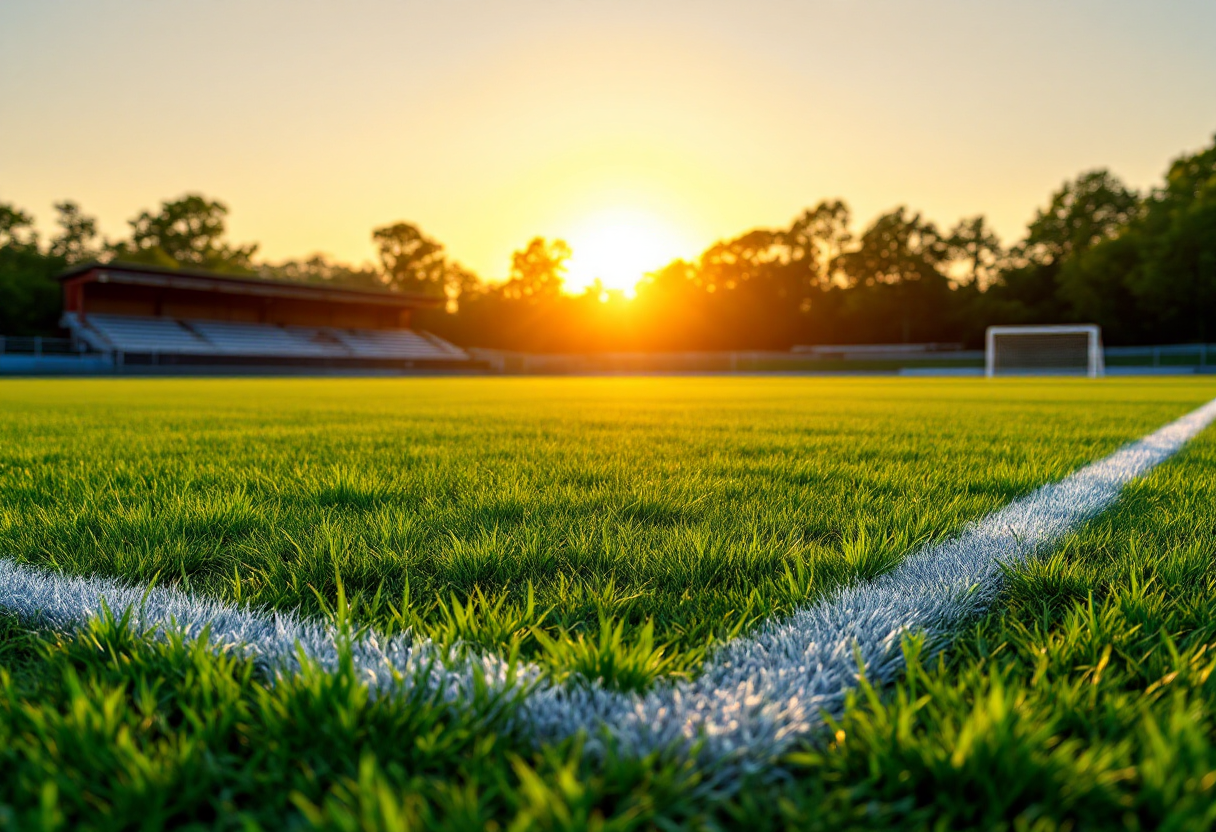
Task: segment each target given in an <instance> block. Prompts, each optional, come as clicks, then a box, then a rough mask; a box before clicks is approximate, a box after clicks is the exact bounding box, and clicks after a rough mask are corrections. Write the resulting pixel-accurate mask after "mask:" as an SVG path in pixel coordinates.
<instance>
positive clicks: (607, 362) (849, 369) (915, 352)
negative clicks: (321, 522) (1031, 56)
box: [0, 335, 1216, 375]
mask: <svg viewBox="0 0 1216 832" xmlns="http://www.w3.org/2000/svg"><path fill="white" fill-rule="evenodd" d="M467 352H468V353H469V354H470V355H471V356H472V357H473V358H474V359H475V360H476V361H478V362H479V363H481V364H482V366H484V367H485V368H487V369H488V370H489V371H490V372H492V373H498V374H506V375H597V374H621V375H626V374H631V373H634V374H644V373H847V374H868V373H872V374H888V375H889V374H893V373H901V372H903V373H907V374H913V375H915V374H925V375H974V374H977V373H979V372H980V371H982V370H983V366H984V353H983V351H982V350H963V349H959V348H958V345H957V344H890V345H886V344H863V345H833V346H815V347H796V348H795V349H794V350H791V351H789V352H777V351H775V350H773V351H766V350H736V351H718V352H714V351H706V352H605V353H574V354H570V353H563V354H547V353H522V352H510V351H505V350H488V349H477V348H473V349H469V350H467ZM1105 357H1106V367H1107V372H1108V373H1110V374H1120V373H1194V372H1198V373H1209V372H1216V366H1213V364H1214V363H1216V344H1172V345H1164V346H1146V347H1107V348H1106V349H1105ZM125 358H126V357H125V356H123V355H122V354H121V353H99V352H96V351H89V350H88V349H87V348H86V347H85V346H84V345H83V344H78V343H73V342H72V341H71V340H70V339H68V338H45V337H40V336H32V337H19V336H11V335H10V336H0V373H3V374H10V375H11V374H59V373H74V374H98V373H123V372H138V371H139V368H138V367H135V366H130V364H129V362H127V361H126V360H124V359H125ZM139 358H141V359H142V360H141V361H140V364H141V365H142V364H148V363H151V364H159V363H160V361H159V360H157V359H158V358H159V357H158V356H139ZM303 369H305V370H307V369H308V368H303ZM173 371H174V372H175V373H191V372H200V373H207V372H208V371H209V370H208V368H194V367H190V366H188V365H176V366H174V367H173ZM284 372H286V371H285V370H284Z"/></svg>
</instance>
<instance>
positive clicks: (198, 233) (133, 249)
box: [110, 194, 258, 273]
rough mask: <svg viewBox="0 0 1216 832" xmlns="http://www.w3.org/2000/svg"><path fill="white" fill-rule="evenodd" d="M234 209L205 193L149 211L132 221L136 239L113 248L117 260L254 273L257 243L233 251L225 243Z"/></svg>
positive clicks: (192, 195) (233, 248)
mask: <svg viewBox="0 0 1216 832" xmlns="http://www.w3.org/2000/svg"><path fill="white" fill-rule="evenodd" d="M227 215H228V206H226V205H225V204H224V203H222V202H220V201H219V200H212V199H207V198H206V197H205V196H202V195H201V194H186V195H185V196H182V197H181V198H179V199H175V200H169V201H166V202H162V203H161V207H160V210H159V211H157V212H156V213H151V212H149V211H144V212H142V213H140V214H139V216H137V217H136V218H135V219H133V220H131V221H130V222H129V224H130V226H131V238H130V240H127V241H123V242H120V243H117V244H115V245H113V246H111V247H110V250H111V252H112V253H113V254H114V256H115V258H117V259H120V260H130V261H134V262H140V263H153V264H156V265H161V266H167V267H170V268H177V267H181V266H193V267H197V268H203V269H211V270H213V271H219V272H235V273H252V272H253V271H254V267H253V263H252V258H253V255H254V253H255V252H256V251H257V248H258V246H257V244H256V243H249V244H247V245H243V246H231V245H229V244H227V243H225V242H224V241H223V237H224V233H225V224H224V217H226V216H227Z"/></svg>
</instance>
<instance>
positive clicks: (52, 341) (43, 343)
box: [0, 335, 88, 358]
mask: <svg viewBox="0 0 1216 832" xmlns="http://www.w3.org/2000/svg"><path fill="white" fill-rule="evenodd" d="M86 352H88V348H87V347H86V346H85V345H84V344H75V343H73V342H72V339H71V338H47V337H44V336H42V335H0V355H32V356H34V357H35V358H38V357H41V356H44V355H47V356H50V355H82V354H84V353H86Z"/></svg>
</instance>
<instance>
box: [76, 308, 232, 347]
mask: <svg viewBox="0 0 1216 832" xmlns="http://www.w3.org/2000/svg"><path fill="white" fill-rule="evenodd" d="M76 323H78V324H79V323H80V322H79V321H77V322H76ZM85 325H86V326H87V327H88V328H89V329H92V330H93V331H94V332H96V333H99V334H100V335H101V336H102V337H103V338H104V339H105V341H106V343H108V344H109V345H110V347H111V348H112V349H115V350H118V351H119V352H129V353H179V354H184V353H189V354H194V355H207V354H213V353H215V352H216V348H215V347H214V346H212V345H211V344H209V343H207V342H206V341H204V340H203V339H202V338H200V337H198V335H196V334H195V333H193V332H191V331H190V330H189V329H186V328H185V327H184V326H182V325H181V324H180V323H178V322H177V321H175V320H173V319H172V318H153V317H140V316H135V315H96V314H94V315H89V316H88V317H87V319H86V321H85Z"/></svg>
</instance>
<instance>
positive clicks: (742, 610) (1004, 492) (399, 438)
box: [0, 378, 1216, 667]
mask: <svg viewBox="0 0 1216 832" xmlns="http://www.w3.org/2000/svg"><path fill="white" fill-rule="evenodd" d="M1203 388H1204V385H1203V384H1202V383H1196V382H1194V381H1190V382H1188V383H1187V384H1181V383H1178V382H1169V381H1160V380H1156V381H1154V382H1152V383H1144V382H1133V383H1128V382H1112V383H1104V384H1093V385H1082V384H1077V383H1073V382H1042V381H1031V382H1011V383H1001V384H985V383H980V382H970V381H959V380H952V381H947V382H933V381H926V380H916V381H906V380H896V379H887V380H879V381H867V380H859V379H854V380H822V379H788V378H784V379H764V378H756V379H740V378H724V379H546V380H528V379H432V380H423V379H413V380H377V381H366V380H193V381H190V380H181V381H174V380H148V381H131V380H113V381H90V382H24V381H22V382H14V381H9V382H5V384H4V385H3V386H2V387H0V548H2V549H3V551H4V552H5V553H7V554H8V555H9V556H12V557H16V558H18V559H21V560H24V561H27V562H29V563H33V564H41V565H45V566H48V567H51V568H55V569H61V570H64V571H67V572H71V573H77V574H94V573H100V574H104V575H110V576H116V577H119V578H122V579H127V580H134V581H140V582H147V581H151V580H156V581H158V582H160V583H172V584H177V585H178V586H181V587H183V588H186V589H189V590H190V591H193V592H198V593H203V594H207V595H212V596H216V597H220V598H223V599H227V600H230V601H239V602H241V603H251V604H255V605H259V606H266V607H272V608H277V609H295V610H299V611H300V612H302V613H303V614H305V615H315V614H318V613H319V611H320V609H321V604H322V602H328V603H332V602H333V601H334V599H335V597H336V591H337V580H339V579H340V580H341V581H342V583H343V585H344V587H345V589H346V591H347V593H348V595H349V596H350V597H351V598H352V599H356V600H358V601H360V602H361V603H357V604H356V605H355V608H356V609H357V610H358V613H357V614H358V615H360V616H364V617H365V618H364V620H365V623H367V624H369V625H371V626H374V627H377V628H380V629H383V630H390V629H393V628H394V627H399V626H401V620H402V619H401V616H403V615H405V612H404V611H402V604H408V607H409V610H408V613H409V614H408V619H409V621H410V622H411V626H412V627H414V628H415V629H417V630H418V631H419V632H421V633H426V634H430V635H432V636H434V637H436V638H437V639H438V640H441V641H446V640H447V639H448V638H449V636H448V635H447V634H446V633H447V631H449V630H451V626H450V615H451V613H452V612H453V611H454V610H455V609H457V608H458V607H467V606H468V605H470V604H474V605H482V602H483V601H484V606H478V609H479V610H482V611H483V612H485V611H489V610H492V609H498V610H499V611H500V612H503V614H505V611H507V610H522V609H523V608H524V607H525V606H526V605H527V603H528V597H529V593H531V597H532V599H533V604H534V609H535V610H539V611H545V612H546V613H547V614H546V616H545V617H544V618H543V620H542V619H537V620H528V621H527V625H526V627H522V629H524V630H526V631H527V633H529V634H525V635H520V634H519V633H517V632H515V630H504V631H502V632H501V633H500V634H499V635H493V634H492V633H493V632H495V630H494V629H493V628H488V629H484V631H483V632H479V633H477V634H476V637H475V638H471V642H472V643H476V644H478V645H479V646H480V647H482V648H484V649H491V650H495V649H496V650H500V651H503V652H504V653H505V652H506V651H509V650H511V649H512V646H513V643H515V642H518V644H515V646H516V647H518V648H519V649H521V650H522V651H523V655H524V656H526V657H530V658H531V657H537V656H539V655H541V653H542V652H543V651H542V648H541V647H540V641H539V640H538V639H536V638H535V637H532V636H531V635H530V633H531V632H532V631H537V632H539V633H541V634H542V635H544V636H547V637H549V638H560V639H565V638H567V637H569V638H573V639H575V640H576V641H577V639H578V638H580V637H583V636H585V637H586V638H587V639H591V640H594V639H597V638H598V634H599V632H600V627H599V621H600V618H601V615H602V614H603V613H604V611H605V610H606V609H609V610H610V611H609V614H610V616H611V617H612V619H613V621H614V622H616V623H615V624H614V627H616V626H618V625H619V627H620V628H621V636H620V638H621V643H622V644H624V645H629V646H630V648H629V649H634V648H635V647H636V648H638V649H641V645H642V643H643V642H644V641H645V639H644V638H643V635H644V633H645V632H646V628H647V627H651V628H652V635H653V639H654V643H655V644H656V645H663V646H664V649H665V651H666V652H665V654H664V655H665V656H666V657H668V658H669V659H671V660H672V662H674V663H675V665H678V666H688V667H691V666H693V665H695V664H696V662H697V660H698V657H699V656H702V655H704V653H705V651H706V649H707V647H708V646H711V645H712V644H714V643H717V642H720V641H721V640H723V639H725V638H727V637H729V636H730V634H732V633H737V632H743V631H746V630H747V628H749V627H751V626H754V625H755V623H756V622H759V621H763V620H765V619H767V618H771V617H773V616H780V615H783V614H786V613H788V612H790V611H792V610H793V609H794V608H795V607H796V606H797V605H799V604H803V603H807V602H810V601H811V600H813V599H814V598H815V597H818V596H819V595H821V594H822V593H824V592H828V591H830V590H831V589H832V587H835V586H839V585H841V584H842V583H845V582H849V581H865V580H870V579H872V578H873V577H875V576H877V575H879V574H881V573H883V572H885V571H887V570H889V569H890V568H892V567H893V566H895V565H896V564H898V563H899V561H900V560H901V559H902V558H903V557H904V556H906V555H907V553H908V552H909V551H911V550H913V549H915V548H916V547H918V546H921V545H924V544H925V543H926V542H929V541H931V540H933V539H937V538H940V537H941V536H943V535H946V534H949V533H950V532H952V531H953V530H956V529H957V528H959V527H960V526H961V525H962V524H963V523H965V522H967V521H969V520H972V519H976V518H978V517H981V516H983V515H984V514H986V513H988V512H989V511H991V510H993V509H994V508H996V507H998V506H1000V505H1002V504H1004V503H1005V502H1007V501H1008V500H1010V499H1012V498H1014V497H1016V496H1018V495H1020V494H1024V493H1026V492H1027V491H1029V490H1031V489H1033V488H1034V487H1036V486H1038V485H1040V484H1042V483H1043V482H1046V481H1050V480H1053V479H1057V478H1059V477H1060V476H1062V475H1064V474H1065V473H1067V472H1068V471H1069V470H1072V469H1074V468H1075V467H1077V466H1078V465H1081V464H1083V463H1085V462H1088V461H1090V460H1092V459H1093V458H1095V457H1097V456H1100V455H1102V454H1103V453H1106V452H1109V451H1111V450H1113V449H1114V448H1115V447H1117V446H1118V445H1119V444H1120V443H1121V442H1123V441H1126V440H1129V439H1132V438H1135V437H1137V436H1139V435H1141V434H1142V433H1144V432H1146V431H1148V430H1150V429H1152V428H1154V427H1157V426H1158V425H1159V424H1161V423H1163V422H1165V421H1168V420H1169V419H1171V418H1174V417H1176V416H1177V415H1179V414H1180V413H1181V412H1183V411H1185V410H1186V409H1188V408H1189V407H1191V406H1193V405H1195V404H1197V403H1199V402H1200V401H1202V400H1203V399H1205V398H1206V396H1207V392H1209V391H1207V390H1206V389H1203ZM1213 389H1214V390H1216V388H1213ZM609 589H610V592H609ZM606 594H611V595H612V596H614V597H613V598H608V597H606ZM407 596H408V602H407V601H404V600H403V599H404V598H406V597H407ZM373 599H379V600H378V601H376V603H372V601H373ZM390 599H391V600H392V602H393V604H394V605H395V607H396V608H397V609H398V611H399V615H397V616H396V617H395V616H394V614H393V613H392V612H391V608H390V606H389V605H388V603H387V602H388V600H390ZM478 599H480V600H478ZM480 614H482V613H479V615H480ZM521 626H522V625H521ZM590 643H591V642H590V641H589V642H587V644H590ZM596 643H598V642H596Z"/></svg>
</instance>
